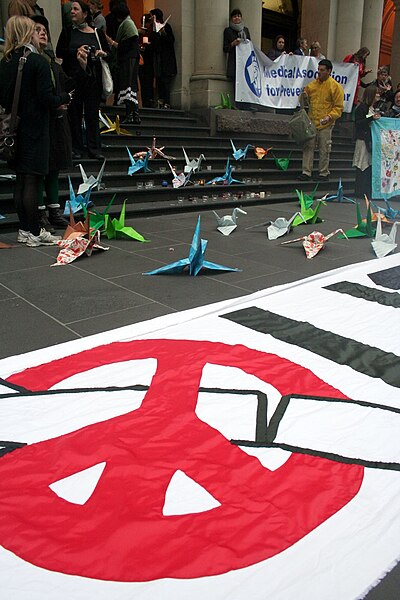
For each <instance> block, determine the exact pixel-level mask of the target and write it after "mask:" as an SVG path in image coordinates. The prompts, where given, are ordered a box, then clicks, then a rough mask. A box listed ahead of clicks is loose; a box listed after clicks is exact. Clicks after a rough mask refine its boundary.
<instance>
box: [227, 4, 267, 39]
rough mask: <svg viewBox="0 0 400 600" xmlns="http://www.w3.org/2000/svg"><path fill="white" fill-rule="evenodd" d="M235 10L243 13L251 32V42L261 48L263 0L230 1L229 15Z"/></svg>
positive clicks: (244, 21)
mask: <svg viewBox="0 0 400 600" xmlns="http://www.w3.org/2000/svg"><path fill="white" fill-rule="evenodd" d="M234 8H238V9H239V10H241V11H242V16H243V23H244V24H245V25H246V27H247V28H248V30H249V31H250V35H251V41H252V42H253V44H254V45H255V46H258V48H260V47H261V24H262V23H261V22H262V0H230V6H229V14H230V12H231V11H232V10H233V9H234Z"/></svg>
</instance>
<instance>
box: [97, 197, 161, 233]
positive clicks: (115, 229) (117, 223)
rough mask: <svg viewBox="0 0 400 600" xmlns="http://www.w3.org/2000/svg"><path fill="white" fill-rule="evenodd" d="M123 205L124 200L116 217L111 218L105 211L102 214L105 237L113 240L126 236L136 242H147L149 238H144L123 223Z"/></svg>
mask: <svg viewBox="0 0 400 600" xmlns="http://www.w3.org/2000/svg"><path fill="white" fill-rule="evenodd" d="M125 205H126V200H125V201H124V203H123V205H122V210H121V214H120V216H119V218H118V219H111V217H110V215H108V214H107V213H105V214H104V223H105V231H106V235H107V238H108V239H109V240H115V239H118V238H119V239H121V238H125V237H127V238H131V239H132V240H137V241H138V242H149V241H150V240H146V239H145V238H144V237H143V236H142V235H141V234H140V233H138V232H137V231H136V230H135V229H133V227H129V226H126V225H125Z"/></svg>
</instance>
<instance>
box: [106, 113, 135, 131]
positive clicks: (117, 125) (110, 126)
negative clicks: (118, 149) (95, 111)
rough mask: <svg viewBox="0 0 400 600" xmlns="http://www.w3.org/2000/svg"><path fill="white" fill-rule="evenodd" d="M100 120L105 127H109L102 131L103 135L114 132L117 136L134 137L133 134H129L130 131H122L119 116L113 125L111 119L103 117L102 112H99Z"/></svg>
mask: <svg viewBox="0 0 400 600" xmlns="http://www.w3.org/2000/svg"><path fill="white" fill-rule="evenodd" d="M99 119H100V121H101V122H102V123H103V125H105V126H106V127H107V129H103V130H102V131H100V133H101V134H103V133H112V132H114V133H116V134H117V135H129V136H132V133H129V131H127V130H126V129H122V127H121V124H120V121H119V115H117V116H116V117H115V123H113V122H112V121H111V119H109V118H108V117H107V115H102V114H101V112H99Z"/></svg>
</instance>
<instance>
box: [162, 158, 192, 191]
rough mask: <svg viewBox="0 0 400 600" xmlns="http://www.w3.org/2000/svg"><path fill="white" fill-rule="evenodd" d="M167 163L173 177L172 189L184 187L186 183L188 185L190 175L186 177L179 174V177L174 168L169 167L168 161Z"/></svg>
mask: <svg viewBox="0 0 400 600" xmlns="http://www.w3.org/2000/svg"><path fill="white" fill-rule="evenodd" d="M167 162H168V165H169V168H170V169H171V173H172V175H173V176H174V177H173V179H172V187H174V188H180V187H182V186H185V185H186V184H187V183H189V180H190V175H191V173H188V174H187V175H185V173H179V175H178V173H177V172H176V171H175V169H174V167H173V166H172V165H171V163H170V162H169V160H168V161H167Z"/></svg>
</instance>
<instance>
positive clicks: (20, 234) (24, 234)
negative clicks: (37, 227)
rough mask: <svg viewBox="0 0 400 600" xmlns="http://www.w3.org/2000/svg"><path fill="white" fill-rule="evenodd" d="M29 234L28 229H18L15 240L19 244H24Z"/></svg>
mask: <svg viewBox="0 0 400 600" xmlns="http://www.w3.org/2000/svg"><path fill="white" fill-rule="evenodd" d="M30 235H31V233H30V232H29V231H24V230H23V229H19V230H18V237H17V242H19V243H20V244H26V242H27V241H28V239H29V236H30Z"/></svg>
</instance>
